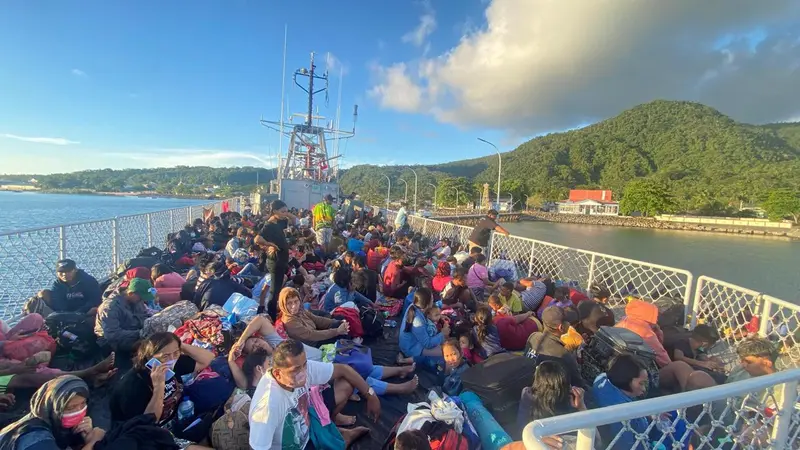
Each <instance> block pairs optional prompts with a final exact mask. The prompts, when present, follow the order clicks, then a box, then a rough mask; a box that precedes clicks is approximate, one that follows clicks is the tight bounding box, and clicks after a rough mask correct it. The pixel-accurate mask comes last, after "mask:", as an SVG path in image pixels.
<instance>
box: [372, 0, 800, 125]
mask: <svg viewBox="0 0 800 450" xmlns="http://www.w3.org/2000/svg"><path fill="white" fill-rule="evenodd" d="M485 14H486V24H485V26H484V27H482V28H481V29H479V30H477V31H471V32H468V33H467V34H465V35H464V36H463V37H462V38H461V40H460V41H459V43H458V45H456V46H455V47H453V48H451V49H450V50H448V51H446V52H444V53H443V54H441V55H438V56H435V57H431V58H427V57H423V58H422V59H421V60H417V61H407V62H395V63H393V64H391V65H389V66H388V67H378V68H375V72H376V74H377V75H378V82H377V83H376V84H375V85H374V87H373V88H372V89H371V90H370V93H371V94H372V95H373V97H374V98H376V99H377V101H378V103H379V105H380V106H381V107H383V108H389V109H396V110H399V111H403V112H420V113H425V114H430V115H433V116H434V117H436V118H437V119H438V120H439V121H442V122H447V123H453V124H457V125H464V126H481V127H494V128H500V129H505V130H509V131H512V132H514V133H519V134H522V135H529V134H532V133H536V132H542V131H549V130H556V129H564V128H569V127H571V126H574V125H576V124H579V123H585V122H587V121H593V120H597V119H602V118H606V117H610V116H612V115H615V114H617V113H619V112H620V111H622V110H624V109H626V108H629V107H632V106H634V105H636V104H639V103H643V102H647V101H650V100H654V99H657V98H666V99H680V100H694V101H700V102H703V103H706V104H708V105H710V106H713V107H715V108H718V109H720V110H721V111H722V112H724V113H726V114H730V115H731V116H733V117H734V118H735V119H737V120H741V121H747V122H753V123H760V122H768V121H775V120H780V119H783V118H786V117H795V116H797V115H798V113H800V25H799V24H800V2H797V1H796V0H762V1H759V2H753V1H751V0H707V1H702V2H700V1H696V0H670V1H660V2H640V1H587V0H559V1H552V0H493V1H492V2H491V3H490V4H489V6H488V7H487V9H486V13H485ZM754 30H764V33H762V35H763V40H761V39H760V38H759V39H757V41H758V42H754V41H753V36H758V33H755V34H754ZM415 31H417V30H415ZM409 36H412V34H409ZM729 36H733V38H731V39H726V37H729ZM408 39H409V40H413V39H414V38H412V37H408ZM723 41H725V42H724V43H723V45H722V48H720V42H723ZM414 42H417V41H414ZM412 69H415V70H412Z"/></svg>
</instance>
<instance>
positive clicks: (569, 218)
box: [520, 211, 800, 242]
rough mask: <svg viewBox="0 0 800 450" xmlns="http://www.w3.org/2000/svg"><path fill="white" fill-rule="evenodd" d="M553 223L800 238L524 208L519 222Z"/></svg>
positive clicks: (799, 235)
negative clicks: (527, 209)
mask: <svg viewBox="0 0 800 450" xmlns="http://www.w3.org/2000/svg"><path fill="white" fill-rule="evenodd" d="M524 221H531V222H553V223H571V224H577V225H601V226H612V227H627V228H647V229H652V230H675V231H693V232H703V233H722V234H729V235H734V236H737V235H738V236H768V237H774V238H779V239H783V240H786V241H793V242H797V241H800V229H798V228H797V227H794V228H792V229H791V230H788V231H787V230H770V229H762V228H746V227H715V226H707V225H696V224H680V223H676V222H664V221H658V220H656V219H654V218H651V217H624V216H585V215H573V214H557V213H548V212H542V211H524V212H523V213H522V216H521V217H520V222H524Z"/></svg>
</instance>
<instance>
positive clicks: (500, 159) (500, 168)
mask: <svg viewBox="0 0 800 450" xmlns="http://www.w3.org/2000/svg"><path fill="white" fill-rule="evenodd" d="M478 140H479V141H481V142H483V143H485V144H489V145H491V146H492V147H494V151H496V152H497V161H498V163H497V207H498V208H499V207H500V180H501V176H502V174H503V157H502V156H501V155H500V150H498V149H497V146H496V145H494V144H492V143H491V142H489V141H487V140H486V139H481V138H478Z"/></svg>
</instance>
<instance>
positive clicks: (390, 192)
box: [383, 175, 392, 214]
mask: <svg viewBox="0 0 800 450" xmlns="http://www.w3.org/2000/svg"><path fill="white" fill-rule="evenodd" d="M383 177H384V178H386V181H388V182H389V187H388V188H386V213H387V214H388V213H389V196H391V195H392V180H390V179H389V177H387V176H386V175H384V176H383Z"/></svg>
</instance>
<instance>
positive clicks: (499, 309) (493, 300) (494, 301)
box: [489, 294, 512, 318]
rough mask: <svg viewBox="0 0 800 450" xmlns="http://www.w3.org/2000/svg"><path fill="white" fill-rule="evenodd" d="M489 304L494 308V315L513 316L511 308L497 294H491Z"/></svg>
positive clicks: (498, 316)
mask: <svg viewBox="0 0 800 450" xmlns="http://www.w3.org/2000/svg"><path fill="white" fill-rule="evenodd" d="M489 306H490V307H491V308H492V312H494V316H495V317H497V318H500V317H511V316H512V314H511V308H509V307H508V306H506V305H504V304H503V302H502V301H501V300H500V297H499V296H498V295H497V294H492V295H490V296H489Z"/></svg>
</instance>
